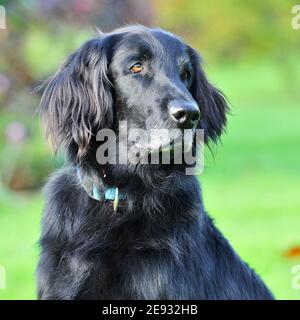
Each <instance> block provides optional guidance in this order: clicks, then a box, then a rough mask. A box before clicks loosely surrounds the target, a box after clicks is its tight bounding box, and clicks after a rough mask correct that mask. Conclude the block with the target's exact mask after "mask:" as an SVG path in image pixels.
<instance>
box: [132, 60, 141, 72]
mask: <svg viewBox="0 0 300 320" xmlns="http://www.w3.org/2000/svg"><path fill="white" fill-rule="evenodd" d="M129 70H130V71H131V72H132V73H140V72H141V71H142V70H143V66H142V64H141V63H139V62H138V63H135V64H134V65H133V66H131V67H130V68H129Z"/></svg>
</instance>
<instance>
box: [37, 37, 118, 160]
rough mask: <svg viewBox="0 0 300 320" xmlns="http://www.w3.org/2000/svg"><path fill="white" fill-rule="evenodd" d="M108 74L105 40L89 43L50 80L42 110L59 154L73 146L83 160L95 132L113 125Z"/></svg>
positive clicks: (46, 125)
mask: <svg viewBox="0 0 300 320" xmlns="http://www.w3.org/2000/svg"><path fill="white" fill-rule="evenodd" d="M107 74H108V56H107V48H106V46H105V38H104V39H100V38H99V39H93V40H90V41H88V42H86V43H85V44H84V45H83V46H82V47H81V48H80V49H79V50H78V51H76V52H75V53H73V54H72V55H71V56H70V57H69V58H68V59H67V61H66V62H65V63H64V64H63V65H62V66H61V67H60V68H59V70H58V71H57V72H56V73H55V74H54V76H53V77H51V78H50V79H49V81H48V82H47V85H46V87H45V89H44V92H43V95H42V98H41V103H40V107H39V110H40V114H41V119H42V123H43V125H44V128H45V131H46V136H48V137H50V139H51V141H52V144H53V146H54V149H55V151H57V149H58V148H59V147H60V146H62V145H63V146H65V147H68V146H70V145H71V144H72V145H75V146H77V157H79V158H80V157H82V156H83V155H85V154H86V153H87V151H88V146H89V142H90V139H91V136H92V135H93V133H94V132H95V130H97V129H99V128H100V127H101V126H103V125H104V124H105V125H107V124H109V123H111V122H112V117H113V112H112V106H113V99H112V94H111V83H110V81H109V79H108V75H107Z"/></svg>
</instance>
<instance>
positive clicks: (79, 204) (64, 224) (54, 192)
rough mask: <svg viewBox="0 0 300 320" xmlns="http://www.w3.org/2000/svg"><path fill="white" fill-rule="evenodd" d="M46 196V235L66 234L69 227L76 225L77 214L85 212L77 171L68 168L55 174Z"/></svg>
mask: <svg viewBox="0 0 300 320" xmlns="http://www.w3.org/2000/svg"><path fill="white" fill-rule="evenodd" d="M44 194H45V200H46V203H45V208H44V216H43V222H42V224H43V231H44V233H47V232H50V233H51V230H52V232H53V231H55V233H59V232H60V231H61V232H64V233H65V232H66V229H68V226H70V225H72V224H73V223H74V220H75V216H76V215H77V213H78V212H79V211H82V210H83V207H84V205H85V201H86V194H85V193H84V192H83V190H82V187H81V186H80V183H79V180H78V177H77V174H76V169H75V168H72V167H66V168H62V169H59V170H57V171H56V172H55V173H53V174H52V175H51V176H50V178H49V180H48V182H47V184H46V186H45V188H44ZM62 229H64V230H62Z"/></svg>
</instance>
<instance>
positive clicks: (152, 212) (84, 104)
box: [38, 26, 272, 299]
mask: <svg viewBox="0 0 300 320" xmlns="http://www.w3.org/2000/svg"><path fill="white" fill-rule="evenodd" d="M40 111H41V116H42V120H43V123H44V126H45V128H46V132H47V134H48V135H49V136H50V137H51V139H52V142H53V144H54V146H55V148H56V149H58V148H59V147H60V146H64V148H65V151H66V154H67V159H68V166H67V167H66V168H64V169H62V170H60V171H59V172H58V173H56V174H55V175H54V176H53V177H52V178H51V179H50V182H49V183H48V185H47V188H46V197H47V203H46V208H45V213H44V218H43V223H42V235H41V239H40V244H41V249H42V252H41V256H40V261H39V266H38V297H39V298H40V299H272V294H271V293H270V292H269V290H268V289H267V288H266V286H265V285H264V284H263V282H262V281H261V280H260V278H259V277H258V276H257V275H256V274H255V272H254V271H253V270H251V269H250V268H249V267H248V266H247V265H246V264H245V263H244V262H243V261H242V260H241V259H240V258H239V257H238V255H237V254H236V253H235V252H234V251H233V249H232V248H231V246H230V245H229V243H228V241H227V240H226V239H224V237H223V236H222V235H221V234H220V232H219V231H218V230H217V229H216V227H215V226H214V225H213V223H212V221H211V219H210V218H209V217H208V215H207V214H206V212H205V210H204V207H203V202H202V198H201V190H200V187H199V184H198V181H197V179H196V177H195V176H193V175H186V174H185V169H186V167H187V166H188V165H187V164H186V163H183V164H175V163H170V164H169V165H164V164H162V163H159V164H142V163H136V164H99V161H97V160H96V153H97V148H98V147H99V145H101V143H100V142H99V141H97V139H96V134H97V132H98V131H99V130H100V129H103V128H109V129H112V130H113V131H114V132H116V134H118V130H119V129H118V124H119V122H120V121H126V122H127V124H128V127H129V129H130V128H134V127H137V128H142V129H145V130H147V131H148V130H151V129H152V128H160V129H164V128H165V129H172V128H179V129H180V130H184V129H187V128H188V129H191V130H192V132H195V128H201V129H204V140H205V142H206V143H209V142H214V141H216V140H217V139H218V137H219V136H220V134H221V132H222V129H223V128H224V126H225V123H226V111H227V105H226V101H225V99H224V97H223V96H222V94H221V93H220V92H219V91H218V90H217V89H216V88H214V87H213V86H212V85H211V84H210V83H209V82H208V81H207V79H206V77H205V75H204V73H203V71H202V69H201V66H200V59H199V57H198V55H197V53H196V52H195V51H194V50H193V49H192V48H191V47H189V46H188V45H186V44H184V43H183V42H182V41H181V40H180V39H179V38H177V37H175V36H174V35H172V34H170V33H168V32H165V31H162V30H159V29H149V28H146V27H142V26H131V27H126V28H122V29H118V30H116V31H115V32H112V33H108V34H101V35H100V36H99V37H98V38H95V39H93V40H90V41H88V42H87V43H86V44H84V45H83V46H82V47H81V48H80V49H79V50H78V51H76V52H75V53H74V54H72V55H71V56H70V57H69V58H68V60H67V61H66V62H65V63H64V64H63V65H62V67H61V68H60V69H59V70H58V72H57V73H56V74H55V75H54V76H53V77H52V78H51V79H50V81H49V82H48V84H47V86H46V88H45V91H44V93H43V97H42V101H41V105H40ZM193 130H194V131H193ZM189 143H190V144H191V147H192V149H193V150H194V151H195V150H196V146H195V139H194V138H193V139H191V140H190V142H189ZM160 147H163V146H162V145H161V146H160ZM147 150H148V146H147ZM159 150H160V151H159V152H162V149H161V148H159ZM194 151H193V152H194ZM148 152H149V150H148ZM147 154H148V153H147ZM148 155H149V154H148ZM95 186H96V187H97V189H96V191H97V195H95V194H94V191H95V190H94V188H95ZM107 191H109V192H113V196H112V197H111V196H109V195H107ZM117 191H118V194H117Z"/></svg>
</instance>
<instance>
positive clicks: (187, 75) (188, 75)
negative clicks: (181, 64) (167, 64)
mask: <svg viewBox="0 0 300 320" xmlns="http://www.w3.org/2000/svg"><path fill="white" fill-rule="evenodd" d="M190 78H191V73H190V72H189V70H185V71H184V72H183V74H182V80H184V81H189V80H190Z"/></svg>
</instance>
